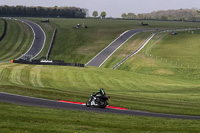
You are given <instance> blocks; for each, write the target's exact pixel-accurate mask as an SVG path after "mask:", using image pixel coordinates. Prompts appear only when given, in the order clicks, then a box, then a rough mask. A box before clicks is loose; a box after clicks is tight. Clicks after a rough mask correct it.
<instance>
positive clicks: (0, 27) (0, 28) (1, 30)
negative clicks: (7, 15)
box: [0, 19, 4, 37]
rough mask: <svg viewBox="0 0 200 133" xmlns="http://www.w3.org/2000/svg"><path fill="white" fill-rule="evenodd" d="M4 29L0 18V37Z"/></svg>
mask: <svg viewBox="0 0 200 133" xmlns="http://www.w3.org/2000/svg"><path fill="white" fill-rule="evenodd" d="M3 31H4V21H3V20H2V19H0V37H1V36H2V34H3Z"/></svg>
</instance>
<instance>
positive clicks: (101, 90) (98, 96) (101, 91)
mask: <svg viewBox="0 0 200 133" xmlns="http://www.w3.org/2000/svg"><path fill="white" fill-rule="evenodd" d="M98 94H100V95H98ZM94 96H96V98H97V99H96V100H95V101H96V103H98V102H99V101H100V99H101V98H104V97H106V93H105V91H104V89H103V88H101V89H100V90H99V91H98V92H97V93H96V94H94Z"/></svg>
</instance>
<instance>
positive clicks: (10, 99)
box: [0, 92, 200, 120]
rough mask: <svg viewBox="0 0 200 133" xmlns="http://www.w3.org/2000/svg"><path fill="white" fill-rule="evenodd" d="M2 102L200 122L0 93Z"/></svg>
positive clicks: (193, 117)
mask: <svg viewBox="0 0 200 133" xmlns="http://www.w3.org/2000/svg"><path fill="white" fill-rule="evenodd" d="M0 102H5V103H13V104H20V105H27V106H36V107H45V108H54V109H65V110H79V111H88V112H101V113H114V114H124V115H135V116H150V117H161V118H174V119H192V120H200V116H186V115H173V114H161V113H151V112H143V111H134V110H118V109H109V108H105V109H102V108H95V107H86V106H83V105H77V104H70V103H64V102H59V101H55V100H47V99H41V98H34V97H28V96H20V95H15V94H9V93H3V92H0Z"/></svg>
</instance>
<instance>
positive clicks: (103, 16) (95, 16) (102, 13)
mask: <svg viewBox="0 0 200 133" xmlns="http://www.w3.org/2000/svg"><path fill="white" fill-rule="evenodd" d="M92 16H93V17H94V18H97V17H101V18H102V19H105V18H106V12H105V11H103V12H101V14H100V16H99V13H98V12H97V11H93V13H92Z"/></svg>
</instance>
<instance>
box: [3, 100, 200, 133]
mask: <svg viewBox="0 0 200 133" xmlns="http://www.w3.org/2000/svg"><path fill="white" fill-rule="evenodd" d="M0 107H1V110H0V118H1V119H0V130H1V132H6V133H24V132H26V133H43V132H48V133H75V132H76V133H94V132H95V133H121V132H126V133H132V132H137V133H143V132H155V133H160V132H162V133H168V132H173V133H176V132H177V133H179V132H181V133H191V132H192V133H198V132H199V130H200V127H199V124H200V121H195V120H180V119H163V118H154V117H141V116H128V115H118V114H106V113H93V112H83V111H71V110H56V109H46V108H37V107H27V106H20V105H13V104H7V103H0ZM69 114H70V116H69Z"/></svg>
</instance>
